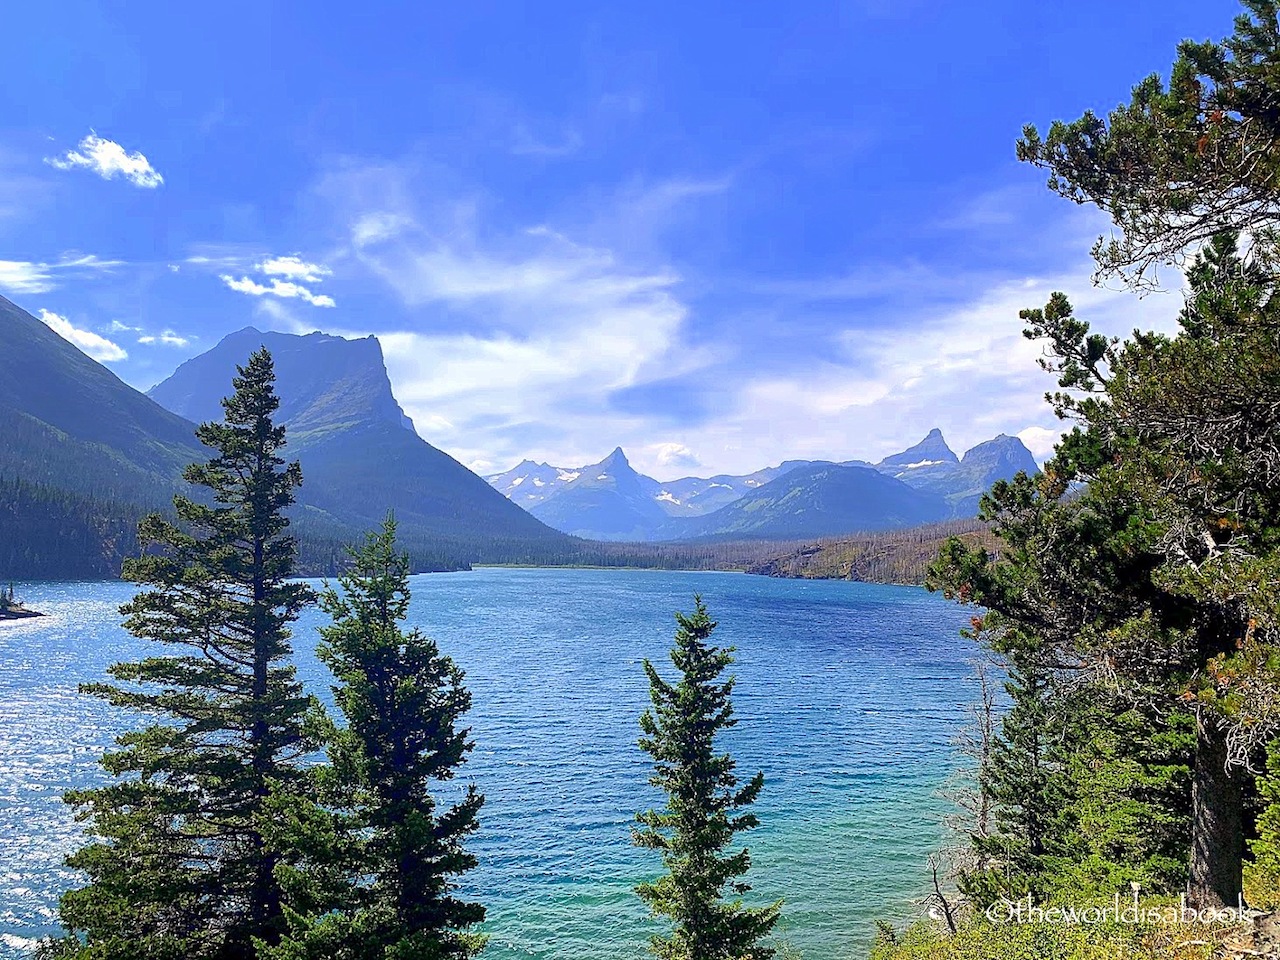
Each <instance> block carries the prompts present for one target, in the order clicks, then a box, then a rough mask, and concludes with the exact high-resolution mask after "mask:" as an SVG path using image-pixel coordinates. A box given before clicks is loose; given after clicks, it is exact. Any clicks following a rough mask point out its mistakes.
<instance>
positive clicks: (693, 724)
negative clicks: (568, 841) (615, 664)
mask: <svg viewBox="0 0 1280 960" xmlns="http://www.w3.org/2000/svg"><path fill="white" fill-rule="evenodd" d="M676 622H677V623H678V624H679V629H678V630H677V631H676V637H675V645H674V646H673V647H672V650H671V662H672V663H673V664H674V665H675V667H676V670H677V671H679V674H680V679H679V680H678V681H677V682H676V683H675V684H671V683H668V682H667V681H665V680H663V679H662V677H661V675H660V674H659V673H658V671H657V670H656V669H655V668H654V666H653V664H652V663H650V662H649V661H648V660H646V661H645V663H644V669H645V673H646V674H648V676H649V692H650V697H651V699H652V701H653V708H652V709H651V710H647V711H645V713H644V714H643V715H642V716H641V718H640V729H641V730H642V731H643V732H644V736H643V737H641V738H640V747H641V749H643V750H644V751H645V752H646V753H648V754H649V755H650V756H652V757H653V760H654V772H653V776H652V777H651V778H650V780H649V782H650V783H651V784H652V785H653V786H655V787H657V788H659V789H660V790H662V791H663V792H664V793H665V794H666V795H667V804H666V807H665V808H664V809H661V810H649V811H647V812H644V813H641V814H639V815H637V817H636V820H637V821H638V822H639V823H640V824H641V827H640V828H639V829H636V830H635V831H634V838H635V842H636V844H637V845H638V846H641V847H646V848H648V849H651V850H659V851H661V852H662V863H663V866H664V868H665V869H666V871H667V872H666V873H665V874H663V875H662V876H661V877H660V878H659V879H657V880H656V881H654V882H652V883H642V884H640V886H639V887H637V893H639V895H640V897H641V899H643V900H644V901H645V903H647V904H648V905H649V909H650V910H651V911H652V912H653V914H654V915H656V916H659V917H665V918H667V919H668V920H670V921H671V923H672V925H673V930H672V932H671V935H670V936H655V937H654V938H653V941H652V949H653V952H654V954H655V955H656V956H658V957H660V958H663V960H767V958H769V957H772V956H773V955H774V951H773V950H772V949H770V948H768V947H765V946H762V945H761V943H760V941H761V940H762V939H763V938H764V937H765V936H767V935H768V934H769V932H770V931H771V930H772V929H773V926H774V924H775V923H777V921H778V915H779V913H780V912H781V909H782V904H781V902H778V903H775V904H772V905H771V906H767V907H747V906H744V905H743V903H742V899H741V897H742V895H743V894H745V893H748V892H750V890H751V887H750V886H749V885H748V884H747V883H745V882H743V881H742V880H741V879H740V878H741V877H743V876H744V875H745V874H746V872H747V870H748V868H749V867H750V866H751V855H750V853H749V851H748V850H747V849H746V848H745V847H744V848H743V849H741V850H736V851H732V852H730V851H729V850H728V848H729V845H730V844H731V843H732V842H733V840H734V837H735V836H736V835H737V834H738V833H740V832H742V831H743V830H750V829H751V828H753V827H755V826H758V824H759V821H758V820H757V819H756V816H755V814H753V813H748V812H745V810H746V808H747V807H749V806H750V805H751V804H752V803H754V802H755V800H756V798H757V797H758V796H759V795H760V790H761V789H762V788H763V787H764V774H763V773H757V774H756V775H755V776H754V777H752V778H751V779H750V780H748V781H747V782H746V783H745V784H739V781H738V778H737V776H736V775H735V774H734V768H735V763H734V760H733V758H732V757H731V756H730V755H728V754H723V753H720V754H718V753H716V744H715V738H716V735H717V734H718V733H719V732H720V731H722V730H726V729H728V728H729V727H732V726H733V725H734V724H735V723H737V721H736V720H735V719H734V718H733V705H732V703H731V695H732V693H733V687H734V678H733V677H729V678H728V679H723V678H722V674H723V673H724V671H725V669H726V668H727V667H728V666H729V665H730V664H731V663H732V662H733V650H732V648H721V647H717V646H715V645H714V644H712V643H710V642H709V640H710V638H711V632H712V631H713V630H714V629H715V627H716V623H715V621H713V620H712V619H711V617H710V615H709V614H708V612H707V608H706V605H705V604H703V602H702V598H701V597H695V598H694V612H693V615H692V616H687V615H685V614H683V613H677V614H676Z"/></svg>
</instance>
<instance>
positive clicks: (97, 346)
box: [40, 310, 129, 363]
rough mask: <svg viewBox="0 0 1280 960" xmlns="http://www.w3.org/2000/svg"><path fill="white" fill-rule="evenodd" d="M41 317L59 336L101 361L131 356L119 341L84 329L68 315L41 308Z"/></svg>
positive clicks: (112, 360) (109, 361) (108, 361)
mask: <svg viewBox="0 0 1280 960" xmlns="http://www.w3.org/2000/svg"><path fill="white" fill-rule="evenodd" d="M40 319H41V320H43V321H44V322H45V323H46V324H48V326H49V329H51V330H52V331H53V332H54V333H56V334H58V336H60V337H62V338H63V339H64V340H68V341H70V342H71V343H73V344H75V345H76V346H77V347H79V348H80V349H81V350H83V351H84V352H85V353H87V354H88V355H89V356H91V357H93V359H95V360H97V361H99V362H101V363H111V362H114V361H117V360H125V359H127V358H128V356H129V354H128V353H127V352H126V351H125V349H124V348H123V347H121V346H120V345H119V344H118V343H115V342H113V341H111V340H108V339H107V338H106V337H104V336H101V335H100V334H97V333H94V332H93V331H92V330H82V329H80V328H79V327H77V326H75V325H74V324H73V323H72V322H71V321H70V320H68V319H67V318H66V317H63V316H59V315H58V314H56V313H53V312H52V311H50V310H41V311H40Z"/></svg>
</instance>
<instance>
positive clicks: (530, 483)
mask: <svg viewBox="0 0 1280 960" xmlns="http://www.w3.org/2000/svg"><path fill="white" fill-rule="evenodd" d="M582 469H583V468H581V467H580V468H578V469H577V470H570V469H567V468H565V467H553V466H551V465H550V464H548V463H534V462H533V461H532V460H521V461H520V462H519V463H517V464H516V465H515V466H514V467H512V468H511V469H510V470H507V471H506V472H505V473H495V474H492V475H490V476H488V477H485V480H486V481H488V483H489V486H491V487H493V488H494V489H495V490H497V491H498V492H499V493H500V494H502V495H503V496H504V497H507V498H508V499H510V500H511V501H512V502H514V503H518V504H519V505H520V506H522V507H524V508H525V509H526V510H531V509H532V508H533V507H535V506H536V505H538V504H539V503H542V502H543V501H544V500H548V499H550V498H551V497H553V496H555V495H556V494H557V493H559V492H560V491H561V490H562V489H564V487H565V485H566V484H569V483H572V482H573V481H574V480H577V479H578V477H579V476H580V475H581V473H582Z"/></svg>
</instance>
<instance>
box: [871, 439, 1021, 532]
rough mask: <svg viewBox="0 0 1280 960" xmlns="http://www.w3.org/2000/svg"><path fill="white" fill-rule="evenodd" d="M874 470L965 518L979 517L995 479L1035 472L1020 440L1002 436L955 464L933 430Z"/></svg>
mask: <svg viewBox="0 0 1280 960" xmlns="http://www.w3.org/2000/svg"><path fill="white" fill-rule="evenodd" d="M876 469H877V470H879V471H880V472H881V473H884V474H886V475H888V476H892V477H893V478H895V479H897V480H901V481H902V482H903V483H905V484H907V485H908V486H911V487H915V488H916V489H917V490H923V491H927V492H929V493H934V494H937V495H939V496H941V497H943V498H945V499H946V501H947V503H948V504H950V507H951V516H953V517H956V518H963V517H972V516H976V515H977V513H978V501H979V500H981V498H982V495H983V494H984V493H986V492H987V491H988V490H990V489H991V485H992V484H993V483H995V482H996V481H997V480H1009V479H1012V478H1013V476H1014V475H1015V474H1016V473H1017V472H1018V471H1019V470H1024V471H1026V472H1027V473H1029V474H1034V473H1035V472H1036V471H1037V470H1038V469H1039V467H1038V466H1037V465H1036V461H1035V457H1033V456H1032V455H1031V451H1030V450H1028V449H1027V448H1026V446H1024V445H1023V443H1022V441H1021V440H1019V439H1018V438H1017V437H1010V436H1007V435H1006V434H1003V433H1002V434H1000V436H998V437H995V438H993V439H991V440H987V441H984V442H983V443H980V444H978V445H977V446H975V447H973V448H972V449H970V450H968V451H967V452H966V453H965V455H964V457H963V458H959V459H957V457H956V455H955V454H954V453H952V452H951V449H950V447H948V446H947V443H946V441H945V440H944V439H943V437H942V431H940V430H938V429H937V428H936V427H935V428H934V429H933V430H931V431H929V434H928V436H926V437H925V438H924V439H923V440H922V441H920V443H917V444H916V445H915V446H913V447H910V448H908V449H906V450H904V451H903V452H902V453H897V454H894V455H893V456H891V457H886V458H885V459H883V460H881V461H880V462H879V463H878V464H876Z"/></svg>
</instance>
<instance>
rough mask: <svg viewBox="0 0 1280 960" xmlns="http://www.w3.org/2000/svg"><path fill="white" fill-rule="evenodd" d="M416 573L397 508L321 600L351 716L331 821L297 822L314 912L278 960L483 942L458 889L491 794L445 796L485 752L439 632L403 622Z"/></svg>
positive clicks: (331, 781) (461, 948) (392, 954)
mask: <svg viewBox="0 0 1280 960" xmlns="http://www.w3.org/2000/svg"><path fill="white" fill-rule="evenodd" d="M408 578H409V558H408V556H407V555H406V554H402V553H399V552H398V551H397V548H396V525H395V521H394V519H393V518H391V517H388V518H387V520H386V522H385V523H384V525H383V527H382V530H381V531H380V532H378V533H376V534H370V535H369V536H368V538H367V539H366V540H365V542H364V544H363V545H361V546H360V547H359V548H356V549H353V550H352V551H351V567H350V569H349V571H348V572H347V573H346V574H345V575H344V576H343V577H342V578H341V580H340V585H341V590H337V589H333V588H329V589H326V590H325V592H324V593H323V595H322V597H321V605H322V606H323V608H324V610H325V611H326V612H327V613H328V614H329V615H330V616H331V617H332V618H333V624H332V625H331V626H329V627H325V628H323V629H322V630H321V635H322V637H323V640H324V642H323V644H322V645H321V647H320V649H319V654H320V658H321V659H322V660H323V661H324V662H325V663H326V664H327V665H328V666H329V668H330V669H331V670H332V671H333V674H334V676H335V677H336V678H337V680H338V684H337V686H335V687H334V696H335V699H336V701H337V704H338V706H339V707H340V708H341V711H342V714H343V716H344V717H345V718H346V723H347V725H346V728H345V729H343V730H341V731H336V732H335V734H334V735H333V737H332V740H331V744H330V756H331V760H332V763H331V766H330V767H329V769H328V770H325V771H322V772H321V796H322V797H325V798H327V799H328V800H329V801H330V803H331V804H332V805H333V809H332V812H331V815H330V817H329V818H328V819H327V820H326V818H325V816H324V815H323V814H320V813H317V812H316V811H314V810H308V809H306V804H305V802H304V803H303V804H301V805H300V808H301V810H302V813H303V816H301V817H294V818H290V819H291V821H292V823H293V824H294V826H293V827H292V828H291V829H292V832H293V833H295V834H296V835H297V836H298V838H299V841H300V842H299V844H298V845H299V846H301V845H302V844H305V843H307V842H308V839H309V840H310V841H311V843H312V851H311V856H310V857H308V858H305V859H304V860H303V861H302V862H300V863H299V864H298V865H297V866H296V867H294V868H292V876H293V880H294V882H293V883H291V884H290V886H291V888H292V889H293V890H294V891H296V892H298V893H301V894H302V900H303V901H304V902H305V904H306V909H307V910H308V911H309V915H308V914H307V913H302V912H300V913H299V915H298V916H297V917H296V920H295V924H294V930H293V932H292V933H291V935H290V936H289V938H288V939H287V940H286V942H285V943H284V944H283V945H282V946H281V947H280V948H279V949H278V950H276V951H273V952H271V953H270V954H269V956H271V957H272V958H276V960H295V958H298V960H300V958H315V960H321V958H324V960H336V958H340V960H348V958H349V960H392V958H394V960H438V958H439V960H442V958H467V957H471V956H473V955H474V954H476V953H478V952H479V950H480V948H481V947H482V946H483V945H484V940H485V938H484V937H483V936H482V935H480V934H478V933H476V932H474V931H472V930H470V929H469V928H471V927H472V926H473V925H475V924H477V923H479V922H481V921H482V920H483V919H484V915H485V910H484V907H483V906H482V905H480V904H477V903H469V902H466V901H464V900H462V899H460V898H459V897H458V896H457V894H456V879H457V878H458V877H459V876H460V875H462V874H464V873H466V872H467V871H468V870H471V869H472V868H473V867H475V866H476V858H475V857H474V856H473V855H472V854H471V853H469V852H468V851H467V850H466V849H465V847H464V842H465V841H466V839H467V837H469V836H470V835H471V834H472V833H473V832H474V831H475V830H476V828H477V826H478V821H477V814H478V813H479V810H480V807H481V805H482V804H483V803H484V797H483V796H482V795H481V794H480V793H478V792H477V791H476V789H475V787H474V786H469V787H468V788H467V789H466V790H465V791H463V792H462V794H461V797H460V798H459V799H458V800H457V802H455V803H453V804H452V805H451V806H449V807H447V808H443V809H442V808H441V806H440V801H439V799H438V798H437V796H436V795H435V793H434V787H435V785H436V784H440V783H444V782H447V781H449V780H451V779H453V777H454V776H455V774H456V773H457V771H458V768H459V767H460V766H461V765H462V764H463V763H464V762H465V761H466V757H467V754H468V753H470V752H471V749H472V747H473V744H472V742H471V740H470V739H469V734H470V731H469V730H468V729H466V728H461V727H460V726H459V723H460V721H461V720H462V718H463V716H464V715H465V714H466V712H467V711H468V710H469V709H470V707H471V695H470V693H469V692H468V691H467V689H466V687H465V686H464V685H463V679H464V675H463V672H462V670H461V669H460V668H459V667H458V666H457V664H455V663H454V661H453V660H452V659H451V658H450V657H448V656H446V655H445V654H442V653H441V652H440V650H439V648H438V647H437V646H436V643H435V641H433V640H431V639H430V638H428V637H426V636H423V635H422V634H421V633H420V632H419V631H418V630H416V629H415V630H410V631H408V632H405V631H404V630H403V629H402V628H401V626H400V624H401V622H402V621H403V620H404V619H405V617H406V615H407V613H408V609H409V596H410V594H409V582H408ZM286 832H287V831H286ZM317 838H318V839H319V843H316V842H315V841H316V839H317ZM286 846H293V844H292V843H286Z"/></svg>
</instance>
